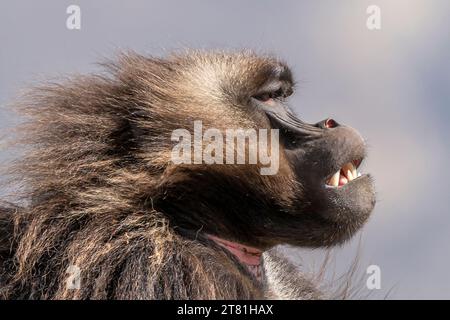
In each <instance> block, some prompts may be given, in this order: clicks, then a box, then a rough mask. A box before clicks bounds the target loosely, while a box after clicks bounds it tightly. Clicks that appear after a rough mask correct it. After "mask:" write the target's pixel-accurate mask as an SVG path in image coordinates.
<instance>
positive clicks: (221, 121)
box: [111, 52, 375, 249]
mask: <svg viewBox="0 0 450 320" xmlns="http://www.w3.org/2000/svg"><path fill="white" fill-rule="evenodd" d="M116 72H117V77H118V79H120V80H121V81H122V83H127V88H128V89H127V90H129V92H128V93H127V94H128V97H129V99H128V100H127V105H128V106H129V108H128V110H127V112H128V115H127V116H126V117H125V118H124V119H126V121H125V120H124V121H125V122H122V123H121V125H120V126H119V127H118V128H117V130H116V132H115V133H114V134H113V135H112V136H111V137H112V138H111V139H112V141H115V142H114V145H115V146H116V148H115V149H113V150H115V152H118V153H119V154H120V156H122V160H124V161H123V164H122V165H124V166H125V165H130V166H133V165H136V163H139V164H140V165H141V168H147V169H146V170H148V172H151V174H152V175H153V176H155V175H157V178H156V179H152V180H153V181H155V185H154V188H153V190H152V193H150V194H149V196H150V197H151V205H152V206H153V208H155V209H156V210H159V211H162V212H164V213H165V214H166V215H167V216H168V217H169V220H170V221H171V223H172V225H173V226H174V227H175V228H177V229H179V230H180V232H183V230H190V231H195V232H204V233H207V234H212V235H216V236H219V237H222V238H225V239H230V240H234V241H239V242H242V243H246V244H249V245H252V246H255V247H258V248H263V249H266V248H269V247H271V246H274V245H277V244H283V243H284V244H291V245H297V246H313V247H315V246H330V245H333V244H337V243H342V242H343V241H345V240H347V239H349V237H350V236H351V235H352V234H354V232H355V231H357V230H358V229H359V228H360V227H361V226H362V225H363V223H364V222H365V221H366V220H367V218H368V217H369V214H370V212H371V211H372V209H373V207H374V204H375V196H374V187H373V184H372V179H371V177H370V176H369V175H367V174H364V175H361V174H359V173H358V172H357V169H358V167H359V166H360V164H361V162H362V161H363V159H364V157H365V154H366V146H365V142H364V140H363V138H362V137H361V136H360V134H359V133H358V132H357V131H356V130H355V129H353V128H351V127H349V126H346V125H343V124H340V123H338V122H336V121H334V120H333V119H325V120H322V121H320V122H317V123H314V124H310V123H306V122H304V121H302V120H300V118H299V117H298V116H296V115H295V114H294V113H293V111H292V110H291V109H290V108H289V107H288V100H289V99H288V97H289V96H290V95H292V94H293V93H294V80H293V77H292V73H291V71H290V70H289V68H288V67H287V66H286V65H285V64H284V63H282V62H280V61H278V60H277V59H274V58H270V57H260V56H257V55H255V54H252V53H234V54H228V53H199V52H194V53H189V54H185V55H183V54H181V55H176V56H172V57H169V58H167V59H166V60H155V59H148V58H143V57H139V56H135V55H132V56H127V57H124V58H123V59H122V61H121V62H120V63H119V65H117V67H116ZM195 121H201V124H202V130H203V131H202V132H201V133H200V134H202V133H203V132H205V131H206V130H207V129H210V128H214V129H215V130H217V131H218V132H220V133H223V137H224V139H225V136H226V132H227V130H229V129H238V128H241V129H244V130H246V129H255V130H256V131H258V130H260V129H267V130H270V129H278V134H279V140H278V141H279V150H276V151H273V150H274V149H272V151H270V150H265V151H267V152H268V153H269V154H270V152H278V153H279V164H278V170H277V172H276V173H275V174H266V175H264V174H261V168H262V167H263V165H262V164H261V163H260V161H257V163H254V164H251V163H249V161H248V160H249V159H248V157H247V158H246V161H245V162H244V163H243V164H236V163H235V164H230V163H225V164H223V163H214V162H213V163H205V161H202V159H200V161H197V162H195V159H194V158H195V156H196V155H195V150H193V151H194V152H193V155H192V158H190V156H188V159H189V160H193V161H192V163H174V161H173V158H171V156H173V148H174V146H175V145H176V144H177V143H179V142H180V139H174V136H173V133H174V131H175V130H177V129H178V130H179V129H182V130H186V131H187V132H190V133H192V135H195V132H194V122H195ZM197 133H198V132H197ZM203 139H205V137H203ZM215 139H217V137H216V138H215ZM194 140H195V138H193V140H192V141H188V143H189V145H190V143H191V142H192V144H195V141H194ZM207 140H208V139H207ZM210 140H211V141H212V140H214V139H210ZM224 141H225V140H224ZM246 141H247V143H246V150H247V151H248V150H249V149H251V148H252V147H255V145H254V143H253V145H252V142H249V141H250V140H246ZM269 141H270V139H269ZM278 141H271V142H270V143H272V144H273V143H276V142H278ZM185 142H186V141H185ZM203 143H205V141H203ZM270 143H269V144H268V145H269V147H268V149H270ZM258 147H260V148H264V146H261V145H258ZM194 148H195V147H193V149H194ZM204 148H206V146H205V144H203V145H202V146H201V147H200V149H199V150H200V151H202V150H204ZM220 148H222V146H220V147H219V148H218V149H217V148H216V149H215V150H214V151H213V154H215V155H217V153H223V154H222V155H223V159H225V158H226V146H225V144H224V145H223V149H220ZM189 149H190V147H189ZM185 151H186V150H185ZM197 151H198V150H197ZM126 159H128V160H129V161H128V160H127V161H128V162H127V161H125V160H126ZM130 159H132V160H130ZM224 162H225V160H224ZM144 198H145V199H147V201H148V199H149V198H148V197H147V198H146V197H145V195H144Z"/></svg>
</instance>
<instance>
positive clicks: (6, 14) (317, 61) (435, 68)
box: [0, 0, 450, 299]
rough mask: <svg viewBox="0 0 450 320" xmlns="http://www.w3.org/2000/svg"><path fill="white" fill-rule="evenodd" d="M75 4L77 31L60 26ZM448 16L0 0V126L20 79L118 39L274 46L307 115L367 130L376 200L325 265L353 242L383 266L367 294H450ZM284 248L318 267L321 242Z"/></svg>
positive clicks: (299, 7) (160, 51) (96, 54)
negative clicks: (376, 17)
mask: <svg viewBox="0 0 450 320" xmlns="http://www.w3.org/2000/svg"><path fill="white" fill-rule="evenodd" d="M72 4H75V5H78V6H79V7H80V9H81V29H80V30H69V29H67V27H66V19H67V17H68V14H67V13H66V8H67V7H68V6H69V5H72ZM369 5H377V6H378V7H379V8H380V10H381V11H380V12H381V29H380V30H369V29H368V28H367V26H366V20H367V18H368V14H367V13H366V9H367V7H368V6H369ZM449 13H450V2H449V1H447V0H371V1H365V0H342V1H334V0H314V1H312V0H307V1H306V0H305V1H299V0H292V1H288V0H285V1H283V0H281V1H274V0H273V1H267V0H249V1H237V0H231V1H218V0H191V1H173V0H172V1H167V0H164V1H146V0H129V1H126V2H124V1H119V0H78V1H75V0H71V1H66V0H63V1H61V0H58V1H56V0H54V1H50V0H40V1H31V0H29V1H23V0H16V1H8V2H6V1H3V2H2V3H1V4H0V106H1V108H0V132H2V134H4V133H5V132H7V131H8V129H9V128H11V127H13V126H14V125H15V124H17V122H18V121H19V119H18V118H17V116H16V115H14V114H13V113H11V111H10V108H9V107H8V103H9V102H11V101H12V100H13V99H14V98H15V97H17V96H18V94H19V93H20V90H21V89H23V88H25V87H27V86H29V85H31V84H33V83H36V82H38V81H40V80H42V79H48V78H53V77H58V76H60V75H64V74H70V73H87V72H93V71H96V70H98V69H99V68H98V66H97V65H96V63H97V62H99V61H103V60H104V59H106V58H112V57H114V55H115V54H117V52H119V51H120V50H126V49H132V50H135V51H137V52H140V53H143V54H149V55H155V56H163V55H165V54H167V53H169V52H171V51H172V50H178V49H182V48H203V49H208V48H214V49H217V48H218V49H235V50H240V49H244V48H250V49H253V50H255V51H257V52H261V53H268V54H273V55H276V56H278V57H280V58H281V59H282V60H284V61H286V62H287V63H288V64H289V65H290V66H291V68H292V70H293V73H294V76H295V78H296V80H297V82H298V85H297V86H298V89H297V93H296V94H295V96H293V97H292V98H291V99H290V105H291V107H292V108H293V110H295V112H296V113H297V114H298V115H299V116H300V117H301V118H302V119H304V120H306V121H309V122H317V121H319V120H322V119H325V118H326V117H332V118H334V119H336V120H337V121H338V122H340V123H345V124H347V125H350V126H353V127H355V128H357V129H358V130H359V131H360V132H361V133H362V135H363V136H364V137H365V138H366V139H367V141H368V145H369V157H368V159H367V160H366V162H365V164H364V168H363V171H364V172H370V173H371V174H373V176H374V177H375V179H376V188H377V199H378V202H377V205H376V208H375V211H374V213H373V215H372V217H371V219H370V221H369V222H368V223H367V225H366V226H365V227H364V229H363V230H362V232H361V233H360V234H358V235H356V236H355V237H354V240H352V241H350V242H349V243H347V244H345V245H344V246H343V247H341V248H337V249H334V250H333V256H334V261H335V266H334V267H333V269H335V271H333V272H337V273H339V272H344V271H345V270H346V269H347V268H348V267H349V266H350V264H351V261H352V260H353V258H354V256H355V255H356V253H357V246H358V243H359V241H361V244H360V246H361V249H360V251H361V252H360V255H361V257H360V262H359V267H360V270H358V272H360V273H361V275H362V276H366V274H365V271H366V268H367V267H368V266H369V265H372V264H375V265H377V266H379V267H380V270H381V289H380V290H375V291H377V292H375V293H374V294H373V296H375V297H381V296H383V295H384V294H385V293H387V292H388V291H390V294H389V298H391V299H419V298H420V299H445V298H446V299H450V274H449V272H448V270H450V254H449V253H450V252H449V251H450V250H449V249H450V232H449V230H450V212H449V205H450V198H449V196H448V190H449V187H450V186H449V181H450V173H449V171H448V170H447V169H446V164H447V163H448V159H449V152H450V149H449V133H450V128H449V126H448V123H449V120H450V59H449V57H450V38H449V36H448V32H449V30H450V18H449ZM10 157H11V154H10V153H9V152H8V151H3V150H1V151H0V160H7V159H8V158H10ZM360 239H361V240H360ZM285 252H286V254H288V255H289V257H290V258H291V259H293V260H294V261H295V262H296V263H301V264H302V265H303V266H304V267H305V268H311V269H314V268H315V265H316V264H315V263H316V262H317V261H318V262H320V261H321V259H322V257H323V255H324V252H325V251H324V250H307V249H298V248H287V249H286V251H285ZM391 289H392V290H391ZM367 290H368V289H367Z"/></svg>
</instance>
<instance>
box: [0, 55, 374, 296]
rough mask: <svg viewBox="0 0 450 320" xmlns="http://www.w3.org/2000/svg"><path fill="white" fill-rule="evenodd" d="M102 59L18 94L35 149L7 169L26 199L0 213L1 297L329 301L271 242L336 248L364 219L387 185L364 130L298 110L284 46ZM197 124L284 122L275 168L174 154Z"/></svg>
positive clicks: (27, 138)
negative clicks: (370, 167)
mask: <svg viewBox="0 0 450 320" xmlns="http://www.w3.org/2000/svg"><path fill="white" fill-rule="evenodd" d="M106 65H107V72H105V73H102V74H97V75H88V76H79V77H73V78H70V79H69V80H65V81H63V82H59V83H50V84H46V85H43V86H40V87H38V88H35V89H33V90H32V91H31V93H30V94H29V95H28V96H27V97H26V98H24V99H22V100H21V101H20V102H19V103H18V105H19V107H20V108H21V109H22V110H24V111H25V112H26V115H27V119H28V121H27V123H26V124H25V127H24V128H23V129H22V130H21V132H22V133H23V137H22V138H21V139H20V140H21V141H22V142H24V143H25V144H26V147H25V155H24V156H23V158H22V159H21V160H20V161H19V162H18V163H16V165H15V166H14V167H13V168H12V169H11V170H12V175H13V177H15V179H17V180H16V182H19V183H20V191H21V192H20V198H19V200H18V201H19V202H18V204H17V205H9V208H8V207H5V206H4V209H2V214H1V223H0V226H1V237H0V238H1V246H0V257H1V259H2V276H1V282H2V283H1V289H0V290H1V291H0V293H1V297H3V298H4V299H11V298H19V299H86V298H91V299H256V298H265V297H269V298H276V297H278V298H290V297H293V298H304V299H308V298H320V297H322V294H321V292H320V291H319V290H318V289H317V288H316V287H315V285H314V283H313V282H311V281H309V280H308V279H306V277H303V276H302V275H301V274H299V273H297V272H296V271H295V270H294V269H295V268H294V267H293V266H291V265H289V264H288V263H285V262H283V261H282V258H280V256H279V255H267V256H263V257H261V254H262V252H265V251H268V250H269V249H270V248H272V247H274V246H276V245H279V244H289V245H293V246H301V247H323V246H325V247H329V246H332V245H334V244H340V243H343V242H344V241H346V240H347V239H349V238H350V237H351V236H352V235H353V234H354V233H355V231H357V230H358V229H359V228H360V227H361V226H362V225H363V224H364V222H365V221H366V220H367V218H368V217H369V214H370V212H371V211H372V209H373V207H374V203H375V200H374V199H375V197H374V188H373V183H372V181H371V177H370V176H369V175H362V176H361V175H360V174H358V173H357V168H358V166H359V165H360V163H361V161H362V160H363V158H364V156H365V144H364V141H363V139H362V138H361V136H360V135H359V134H358V133H357V131H355V130H354V129H352V128H350V127H347V126H344V125H340V124H338V123H337V122H336V121H334V120H332V119H326V120H324V121H321V122H319V123H316V124H308V123H305V122H303V121H301V120H300V119H299V118H298V117H297V116H295V115H294V114H293V112H292V111H290V109H289V108H288V107H287V105H286V103H285V100H286V98H287V97H288V96H289V95H291V94H292V93H293V79H292V74H291V71H290V70H289V68H288V67H287V66H286V65H285V64H284V63H282V62H280V61H278V60H277V59H275V58H272V57H265V56H263V57H262V56H258V55H256V54H254V53H250V52H238V53H224V52H197V51H194V52H187V53H181V54H174V55H171V56H169V57H167V58H164V59H158V58H148V57H144V56H140V55H138V54H135V53H126V54H122V55H120V56H119V58H118V59H117V62H114V63H108V64H106ZM198 120H201V121H202V125H203V128H205V129H206V128H216V129H217V130H219V131H220V132H225V130H227V129H230V128H246V129H248V128H253V129H278V131H277V132H278V133H279V141H278V142H279V164H278V171H277V173H276V174H271V175H270V174H267V175H264V174H261V171H260V169H261V166H262V165H261V163H260V162H259V161H258V162H257V163H255V164H250V163H247V162H246V163H244V164H220V163H215V164H214V163H213V164H206V163H204V162H202V163H200V164H196V163H193V164H186V163H180V164H175V163H174V161H172V160H171V159H172V158H171V155H172V151H173V148H174V145H175V144H176V141H174V140H173V136H172V134H173V132H174V131H175V130H177V129H186V130H188V131H189V132H192V128H193V123H194V121H198ZM276 142H277V141H272V142H271V143H276ZM245 146H246V148H249V147H251V146H250V145H249V144H246V145H245ZM224 148H225V147H224ZM215 152H216V153H218V152H220V150H215ZM72 273H76V274H75V275H74V274H72ZM293 275H295V276H293ZM75 278H76V279H75Z"/></svg>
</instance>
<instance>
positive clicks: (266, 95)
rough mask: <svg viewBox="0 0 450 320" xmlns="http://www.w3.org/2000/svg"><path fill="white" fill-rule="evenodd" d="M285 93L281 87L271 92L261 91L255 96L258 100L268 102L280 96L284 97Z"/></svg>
mask: <svg viewBox="0 0 450 320" xmlns="http://www.w3.org/2000/svg"><path fill="white" fill-rule="evenodd" d="M284 97H285V95H284V94H283V90H282V89H281V88H280V89H278V90H276V91H270V92H263V93H260V94H258V95H256V96H254V97H253V98H255V99H256V100H259V101H261V102H267V101H270V100H273V99H280V98H284Z"/></svg>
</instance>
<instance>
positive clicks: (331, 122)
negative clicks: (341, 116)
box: [325, 118, 338, 129]
mask: <svg viewBox="0 0 450 320" xmlns="http://www.w3.org/2000/svg"><path fill="white" fill-rule="evenodd" d="M337 126H338V124H337V122H336V121H334V120H333V119H331V118H330V119H327V120H325V128H328V129H331V128H336V127H337Z"/></svg>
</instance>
